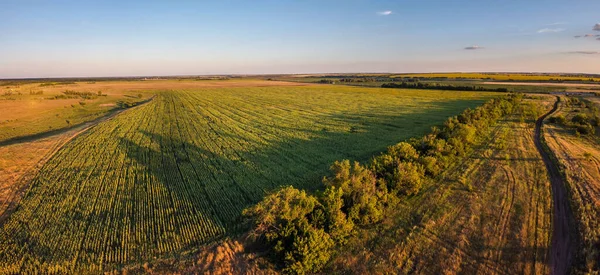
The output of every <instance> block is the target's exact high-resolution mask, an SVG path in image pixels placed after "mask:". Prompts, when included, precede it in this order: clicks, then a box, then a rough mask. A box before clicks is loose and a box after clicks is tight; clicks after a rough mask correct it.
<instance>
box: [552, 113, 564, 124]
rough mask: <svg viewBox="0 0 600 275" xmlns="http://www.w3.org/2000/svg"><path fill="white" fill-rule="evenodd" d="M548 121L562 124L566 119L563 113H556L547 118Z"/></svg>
mask: <svg viewBox="0 0 600 275" xmlns="http://www.w3.org/2000/svg"><path fill="white" fill-rule="evenodd" d="M548 121H549V122H550V123H554V124H561V125H564V124H565V123H566V122H567V119H566V118H565V117H564V116H563V115H557V116H553V117H550V118H548Z"/></svg>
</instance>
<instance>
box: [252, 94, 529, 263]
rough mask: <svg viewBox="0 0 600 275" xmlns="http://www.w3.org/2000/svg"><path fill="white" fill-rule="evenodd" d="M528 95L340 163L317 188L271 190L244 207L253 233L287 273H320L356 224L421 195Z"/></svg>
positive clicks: (494, 102) (494, 103)
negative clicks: (363, 160)
mask: <svg viewBox="0 0 600 275" xmlns="http://www.w3.org/2000/svg"><path fill="white" fill-rule="evenodd" d="M521 99H522V95H518V94H510V95H507V96H504V97H502V98H496V99H492V100H490V101H488V102H486V103H485V104H483V105H482V106H480V107H477V108H475V109H467V110H465V111H464V112H462V113H461V114H460V115H457V116H454V117H450V118H448V119H447V120H446V121H445V122H444V124H443V126H442V127H433V128H432V131H431V132H430V133H429V134H427V135H425V136H423V137H421V138H413V139H410V140H408V141H406V142H400V143H398V144H396V145H393V146H390V147H389V148H388V150H387V152H384V153H382V154H381V155H379V156H376V157H374V158H373V159H371V160H370V161H369V162H368V163H366V164H361V163H359V162H352V163H351V162H350V161H349V160H342V161H336V162H335V163H334V164H333V165H332V166H331V175H329V176H327V177H324V178H323V180H322V182H323V185H324V190H323V191H320V192H317V193H316V194H309V193H306V192H305V191H303V190H298V189H296V188H294V187H291V186H288V187H284V188H282V189H280V190H278V191H277V192H275V193H272V194H270V195H267V196H266V197H265V198H264V199H263V200H262V201H260V202H259V203H258V204H256V205H255V206H253V207H250V208H248V209H246V210H244V213H243V214H244V217H245V219H246V222H248V225H249V226H250V227H251V230H250V237H252V238H251V239H253V240H255V241H256V243H262V244H264V245H265V246H266V248H267V249H268V251H269V252H270V255H271V257H270V258H271V260H272V261H273V263H274V264H276V265H277V266H278V267H280V268H281V269H282V270H283V271H284V272H286V273H293V274H303V273H306V272H317V271H319V270H320V269H321V268H322V267H323V266H324V265H325V264H326V263H327V262H328V261H329V259H330V257H331V255H332V253H333V251H334V249H336V248H339V247H343V246H344V245H345V244H346V242H347V240H348V239H349V238H350V237H351V236H352V235H353V234H354V233H356V228H357V227H364V226H368V225H371V224H375V223H377V222H379V221H381V220H382V219H383V217H384V215H385V213H386V209H390V208H391V207H394V205H395V204H396V203H397V202H398V201H400V200H402V199H403V198H407V197H410V196H414V195H417V194H419V192H420V191H421V188H422V186H423V184H424V183H425V182H427V181H432V180H434V179H435V178H436V177H438V175H439V174H440V173H441V172H442V171H443V170H444V169H446V168H448V167H449V166H450V165H451V164H452V163H455V162H456V161H457V160H458V159H460V158H462V157H464V156H466V155H467V153H468V152H469V151H470V150H471V148H472V146H473V145H474V144H475V142H476V141H477V140H478V139H479V138H481V137H482V136H483V135H485V133H486V129H488V128H489V127H490V126H492V125H493V124H495V123H496V122H497V121H498V119H500V118H501V117H504V116H506V115H508V114H511V113H513V112H514V111H516V110H517V109H518V108H517V106H518V105H519V103H520V102H521Z"/></svg>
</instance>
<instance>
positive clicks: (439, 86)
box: [381, 82, 509, 93]
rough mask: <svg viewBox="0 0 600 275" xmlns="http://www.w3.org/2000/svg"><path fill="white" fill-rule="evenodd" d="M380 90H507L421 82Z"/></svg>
mask: <svg viewBox="0 0 600 275" xmlns="http://www.w3.org/2000/svg"><path fill="white" fill-rule="evenodd" d="M381 88H402V89H425V90H449V91H478V92H501V93H507V92H509V90H508V89H507V88H486V87H481V86H455V85H445V84H439V83H423V82H414V83H409V82H401V83H384V84H382V85H381Z"/></svg>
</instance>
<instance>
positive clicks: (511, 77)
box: [392, 73, 600, 82]
mask: <svg viewBox="0 0 600 275" xmlns="http://www.w3.org/2000/svg"><path fill="white" fill-rule="evenodd" d="M392 77H417V78H448V79H487V80H500V81H577V82H600V77H599V76H584V75H576V76H574V75H560V74H518V73H517V74H511V73H431V74H398V75H393V76H392Z"/></svg>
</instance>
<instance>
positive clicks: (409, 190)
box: [388, 162, 424, 196]
mask: <svg viewBox="0 0 600 275" xmlns="http://www.w3.org/2000/svg"><path fill="white" fill-rule="evenodd" d="M423 170H424V169H423V168H422V166H421V165H420V164H417V163H412V162H400V163H398V167H397V169H395V173H394V178H393V179H392V180H391V181H390V182H389V183H388V187H389V189H390V191H392V192H394V193H395V194H397V195H408V196H410V195H414V194H417V193H418V192H419V191H420V190H421V182H422V178H423V176H424V173H423Z"/></svg>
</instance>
